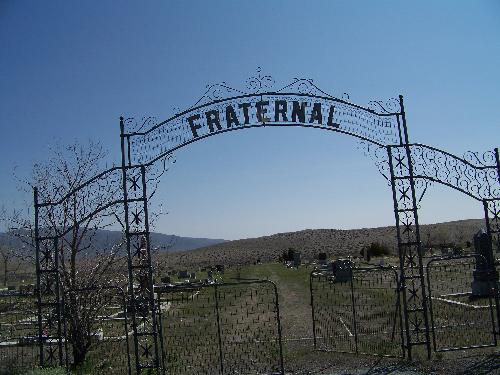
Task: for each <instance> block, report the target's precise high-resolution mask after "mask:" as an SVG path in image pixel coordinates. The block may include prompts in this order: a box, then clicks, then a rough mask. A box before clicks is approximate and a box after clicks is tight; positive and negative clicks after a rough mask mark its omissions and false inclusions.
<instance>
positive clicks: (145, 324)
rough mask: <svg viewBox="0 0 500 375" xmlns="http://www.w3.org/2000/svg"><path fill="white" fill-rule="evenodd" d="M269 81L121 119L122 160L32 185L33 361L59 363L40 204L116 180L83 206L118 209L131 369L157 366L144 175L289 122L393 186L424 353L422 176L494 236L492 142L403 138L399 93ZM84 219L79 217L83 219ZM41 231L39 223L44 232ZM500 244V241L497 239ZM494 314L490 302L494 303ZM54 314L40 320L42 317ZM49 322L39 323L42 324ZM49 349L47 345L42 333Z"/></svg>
mask: <svg viewBox="0 0 500 375" xmlns="http://www.w3.org/2000/svg"><path fill="white" fill-rule="evenodd" d="M273 87H274V80H273V79H272V78H271V77H270V76H267V75H262V74H261V72H260V70H258V75H257V76H256V77H252V78H250V79H249V80H248V81H247V89H235V88H232V87H230V86H229V85H227V84H226V83H221V84H214V85H209V86H208V88H207V91H206V92H205V93H204V95H203V96H202V98H201V99H200V100H198V101H197V102H196V103H195V104H194V105H193V106H191V107H189V108H188V109H186V110H184V111H178V113H177V114H175V115H174V116H172V117H171V118H169V119H167V120H165V121H161V122H158V121H156V119H154V118H151V117H148V118H145V119H143V120H142V121H136V120H135V119H133V118H129V119H124V118H121V119H120V137H121V151H122V159H121V166H120V167H115V168H112V169H109V170H107V171H104V172H103V173H101V174H100V175H98V176H96V177H95V178H93V179H91V180H89V181H87V182H86V183H85V184H83V185H82V186H80V187H78V188H76V189H75V190H73V191H72V192H69V193H68V195H67V196H66V198H64V199H63V200H61V201H59V202H38V196H37V191H36V189H35V226H36V228H37V231H36V233H35V237H36V249H37V284H38V286H39V287H38V289H37V291H38V292H37V293H38V314H39V342H40V361H41V364H42V365H44V364H45V362H46V360H47V354H46V353H45V350H49V349H50V351H51V352H50V354H49V355H50V357H49V358H53V359H57V358H59V361H60V362H62V357H63V355H62V351H63V348H62V344H61V343H62V334H61V323H60V322H61V320H60V316H61V301H60V300H61V299H60V298H59V296H60V294H59V277H58V257H57V256H56V254H57V251H56V249H57V240H58V238H60V237H61V236H62V235H64V234H61V233H57V234H55V233H43V234H41V233H40V232H39V228H45V229H46V227H44V224H43V222H41V221H43V218H44V217H45V215H46V213H45V214H44V210H53V209H54V207H57V205H61V204H63V203H64V200H65V199H71V198H72V197H73V196H75V194H76V192H77V191H79V190H80V189H85V188H86V187H88V186H91V185H92V184H101V183H103V182H105V183H108V184H115V185H116V186H117V189H120V190H121V191H122V192H123V197H122V198H120V199H116V200H113V201H110V202H109V203H107V204H106V205H101V206H98V207H92V210H90V209H89V212H90V211H91V213H90V214H89V215H88V216H87V217H90V216H91V215H95V214H96V213H98V212H102V211H104V210H107V209H109V208H110V207H113V206H115V205H117V204H123V207H124V228H125V235H126V247H127V254H128V272H129V298H130V300H131V303H130V306H131V313H132V327H133V332H134V348H135V358H136V369H137V371H138V372H140V371H141V370H142V369H148V368H158V367H159V366H160V361H159V354H158V332H157V327H158V324H157V321H156V307H155V298H154V291H153V278H152V266H151V251H150V241H149V218H148V199H149V196H148V191H147V187H148V181H149V178H150V177H149V176H150V175H151V174H152V173H155V172H154V167H155V166H156V165H158V164H161V163H165V162H166V161H168V160H169V158H171V157H172V153H173V152H174V151H176V150H178V149H180V148H182V147H185V146H187V145H189V144H191V143H194V142H196V141H199V140H202V139H204V138H207V137H210V136H213V135H217V134H221V133H226V132H230V131H234V130H241V129H248V128H260V127H271V126H280V127H289V126H298V127H306V128H317V129H322V130H328V131H332V132H337V133H342V134H346V135H350V136H353V137H355V138H357V139H358V140H359V142H360V144H361V146H362V148H363V149H364V151H365V153H366V154H367V155H370V156H371V157H372V158H374V159H375V163H376V166H377V168H378V169H379V171H380V172H381V174H382V175H383V176H384V177H385V178H386V179H387V180H388V182H389V183H390V186H391V189H392V196H393V202H394V215H395V221H396V228H397V239H398V249H399V259H400V275H399V276H400V284H401V291H402V301H403V304H402V305H403V312H404V328H405V329H404V331H405V339H404V341H405V342H404V348H405V349H406V350H407V352H408V355H409V357H410V358H411V355H412V351H413V349H414V348H415V347H417V346H423V347H424V348H425V350H426V351H427V353H428V355H429V356H430V350H431V345H430V335H429V317H428V307H427V296H426V290H425V279H424V270H423V263H422V246H421V238H420V231H419V221H418V209H419V202H420V200H421V199H422V197H423V195H424V194H425V191H426V189H427V187H428V185H429V184H430V183H433V182H435V183H441V184H444V185H446V186H449V187H451V188H454V189H456V190H459V191H461V192H463V193H465V194H467V195H468V196H470V197H472V198H474V199H476V200H478V201H481V202H482V204H483V209H484V214H485V224H486V228H487V232H488V235H489V236H490V239H491V240H492V241H493V239H495V241H496V243H497V244H498V243H499V239H500V238H499V237H500V161H499V154H498V149H495V150H494V151H493V152H486V153H484V154H481V155H480V154H478V153H467V154H466V155H465V156H464V157H457V156H454V155H452V154H450V153H447V152H445V151H442V150H439V149H436V148H433V147H430V146H426V145H422V144H413V143H410V141H409V136H408V127H407V122H406V114H405V108H404V103H403V97H402V96H399V98H398V99H392V100H389V101H388V102H380V101H374V102H370V103H369V105H368V106H366V107H364V106H360V105H357V104H354V103H352V102H350V100H349V97H348V96H346V95H345V96H344V97H343V98H336V97H334V96H331V95H329V94H327V93H326V92H324V91H322V90H321V89H319V88H318V87H317V86H316V85H315V84H314V83H313V81H312V80H309V79H294V80H293V81H292V82H291V83H290V84H287V85H284V86H283V87H281V88H278V89H273ZM84 219H85V218H83V219H82V221H83V220H84ZM45 232H46V230H45ZM499 246H500V245H499ZM497 314H498V301H497ZM44 316H45V317H53V319H52V320H51V319H45V318H43V317H44ZM51 321H52V322H56V323H57V324H56V325H55V326H54V325H52V326H51V327H47V324H46V323H47V322H51ZM49 328H50V330H51V332H52V333H51V334H49V337H53V338H54V340H55V341H57V342H58V343H59V345H58V346H54V345H50V346H48V345H46V342H47V340H42V332H43V331H44V330H46V329H49Z"/></svg>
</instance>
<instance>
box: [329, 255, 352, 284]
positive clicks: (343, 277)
mask: <svg viewBox="0 0 500 375" xmlns="http://www.w3.org/2000/svg"><path fill="white" fill-rule="evenodd" d="M331 267H332V272H333V276H334V277H335V282H339V283H345V282H347V281H350V280H351V279H352V267H353V264H352V262H351V261H350V260H349V259H337V260H335V261H334V262H332V264H331Z"/></svg>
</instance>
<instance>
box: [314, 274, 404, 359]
mask: <svg viewBox="0 0 500 375" xmlns="http://www.w3.org/2000/svg"><path fill="white" fill-rule="evenodd" d="M310 290H311V311H312V320H313V337H314V347H315V349H319V350H326V351H335V352H348V353H362V354H376V355H384V356H395V357H403V356H404V350H403V337H402V335H403V332H402V330H401V326H402V315H401V303H400V294H399V284H398V277H397V271H396V269H394V268H382V267H378V268H353V269H351V273H350V277H347V278H346V279H343V280H342V279H339V278H336V277H335V276H334V275H333V273H332V272H321V271H313V272H312V273H311V275H310Z"/></svg>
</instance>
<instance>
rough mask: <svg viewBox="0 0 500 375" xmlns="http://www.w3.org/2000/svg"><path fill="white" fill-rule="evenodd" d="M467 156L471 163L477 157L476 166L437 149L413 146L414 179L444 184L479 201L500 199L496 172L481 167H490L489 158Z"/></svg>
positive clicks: (493, 168) (476, 154)
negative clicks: (487, 163) (424, 179)
mask: <svg viewBox="0 0 500 375" xmlns="http://www.w3.org/2000/svg"><path fill="white" fill-rule="evenodd" d="M467 154H468V155H469V159H470V157H473V159H472V160H475V164H472V163H471V162H470V161H468V160H467V159H461V158H459V157H456V156H454V155H451V154H449V153H447V152H444V151H441V150H438V149H435V148H433V147H429V146H424V145H411V155H412V163H413V169H414V175H415V177H416V178H427V179H430V180H432V181H436V182H441V183H443V184H445V185H448V186H450V187H453V188H455V189H457V190H460V191H462V192H464V193H465V194H467V195H469V196H472V197H473V198H476V199H478V200H482V199H495V198H499V197H500V185H499V183H498V175H497V171H496V168H495V167H494V166H485V165H484V164H483V166H480V167H479V166H477V164H478V163H480V162H481V160H482V161H483V162H484V163H486V160H489V159H488V156H486V158H485V159H483V158H481V159H480V158H478V155H479V154H478V153H467ZM487 154H488V153H485V155H487ZM471 155H472V156H471ZM481 163H482V162H481Z"/></svg>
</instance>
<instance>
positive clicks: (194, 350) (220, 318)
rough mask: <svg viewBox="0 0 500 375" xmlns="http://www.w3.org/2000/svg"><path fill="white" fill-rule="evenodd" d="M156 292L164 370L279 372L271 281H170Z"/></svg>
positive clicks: (275, 305)
mask: <svg viewBox="0 0 500 375" xmlns="http://www.w3.org/2000/svg"><path fill="white" fill-rule="evenodd" d="M156 292H157V295H158V309H159V311H160V313H159V321H160V329H161V334H160V342H161V345H162V347H163V350H162V352H163V356H162V360H163V366H164V369H165V371H166V373H167V374H183V375H189V374H207V375H212V374H262V373H270V372H272V371H278V373H282V372H283V355H282V347H281V328H280V321H279V306H278V300H277V290H276V286H275V285H274V284H273V283H272V282H269V281H251V282H239V283H227V284H212V285H196V286H195V285H192V286H171V287H165V288H162V289H157V291H156Z"/></svg>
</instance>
